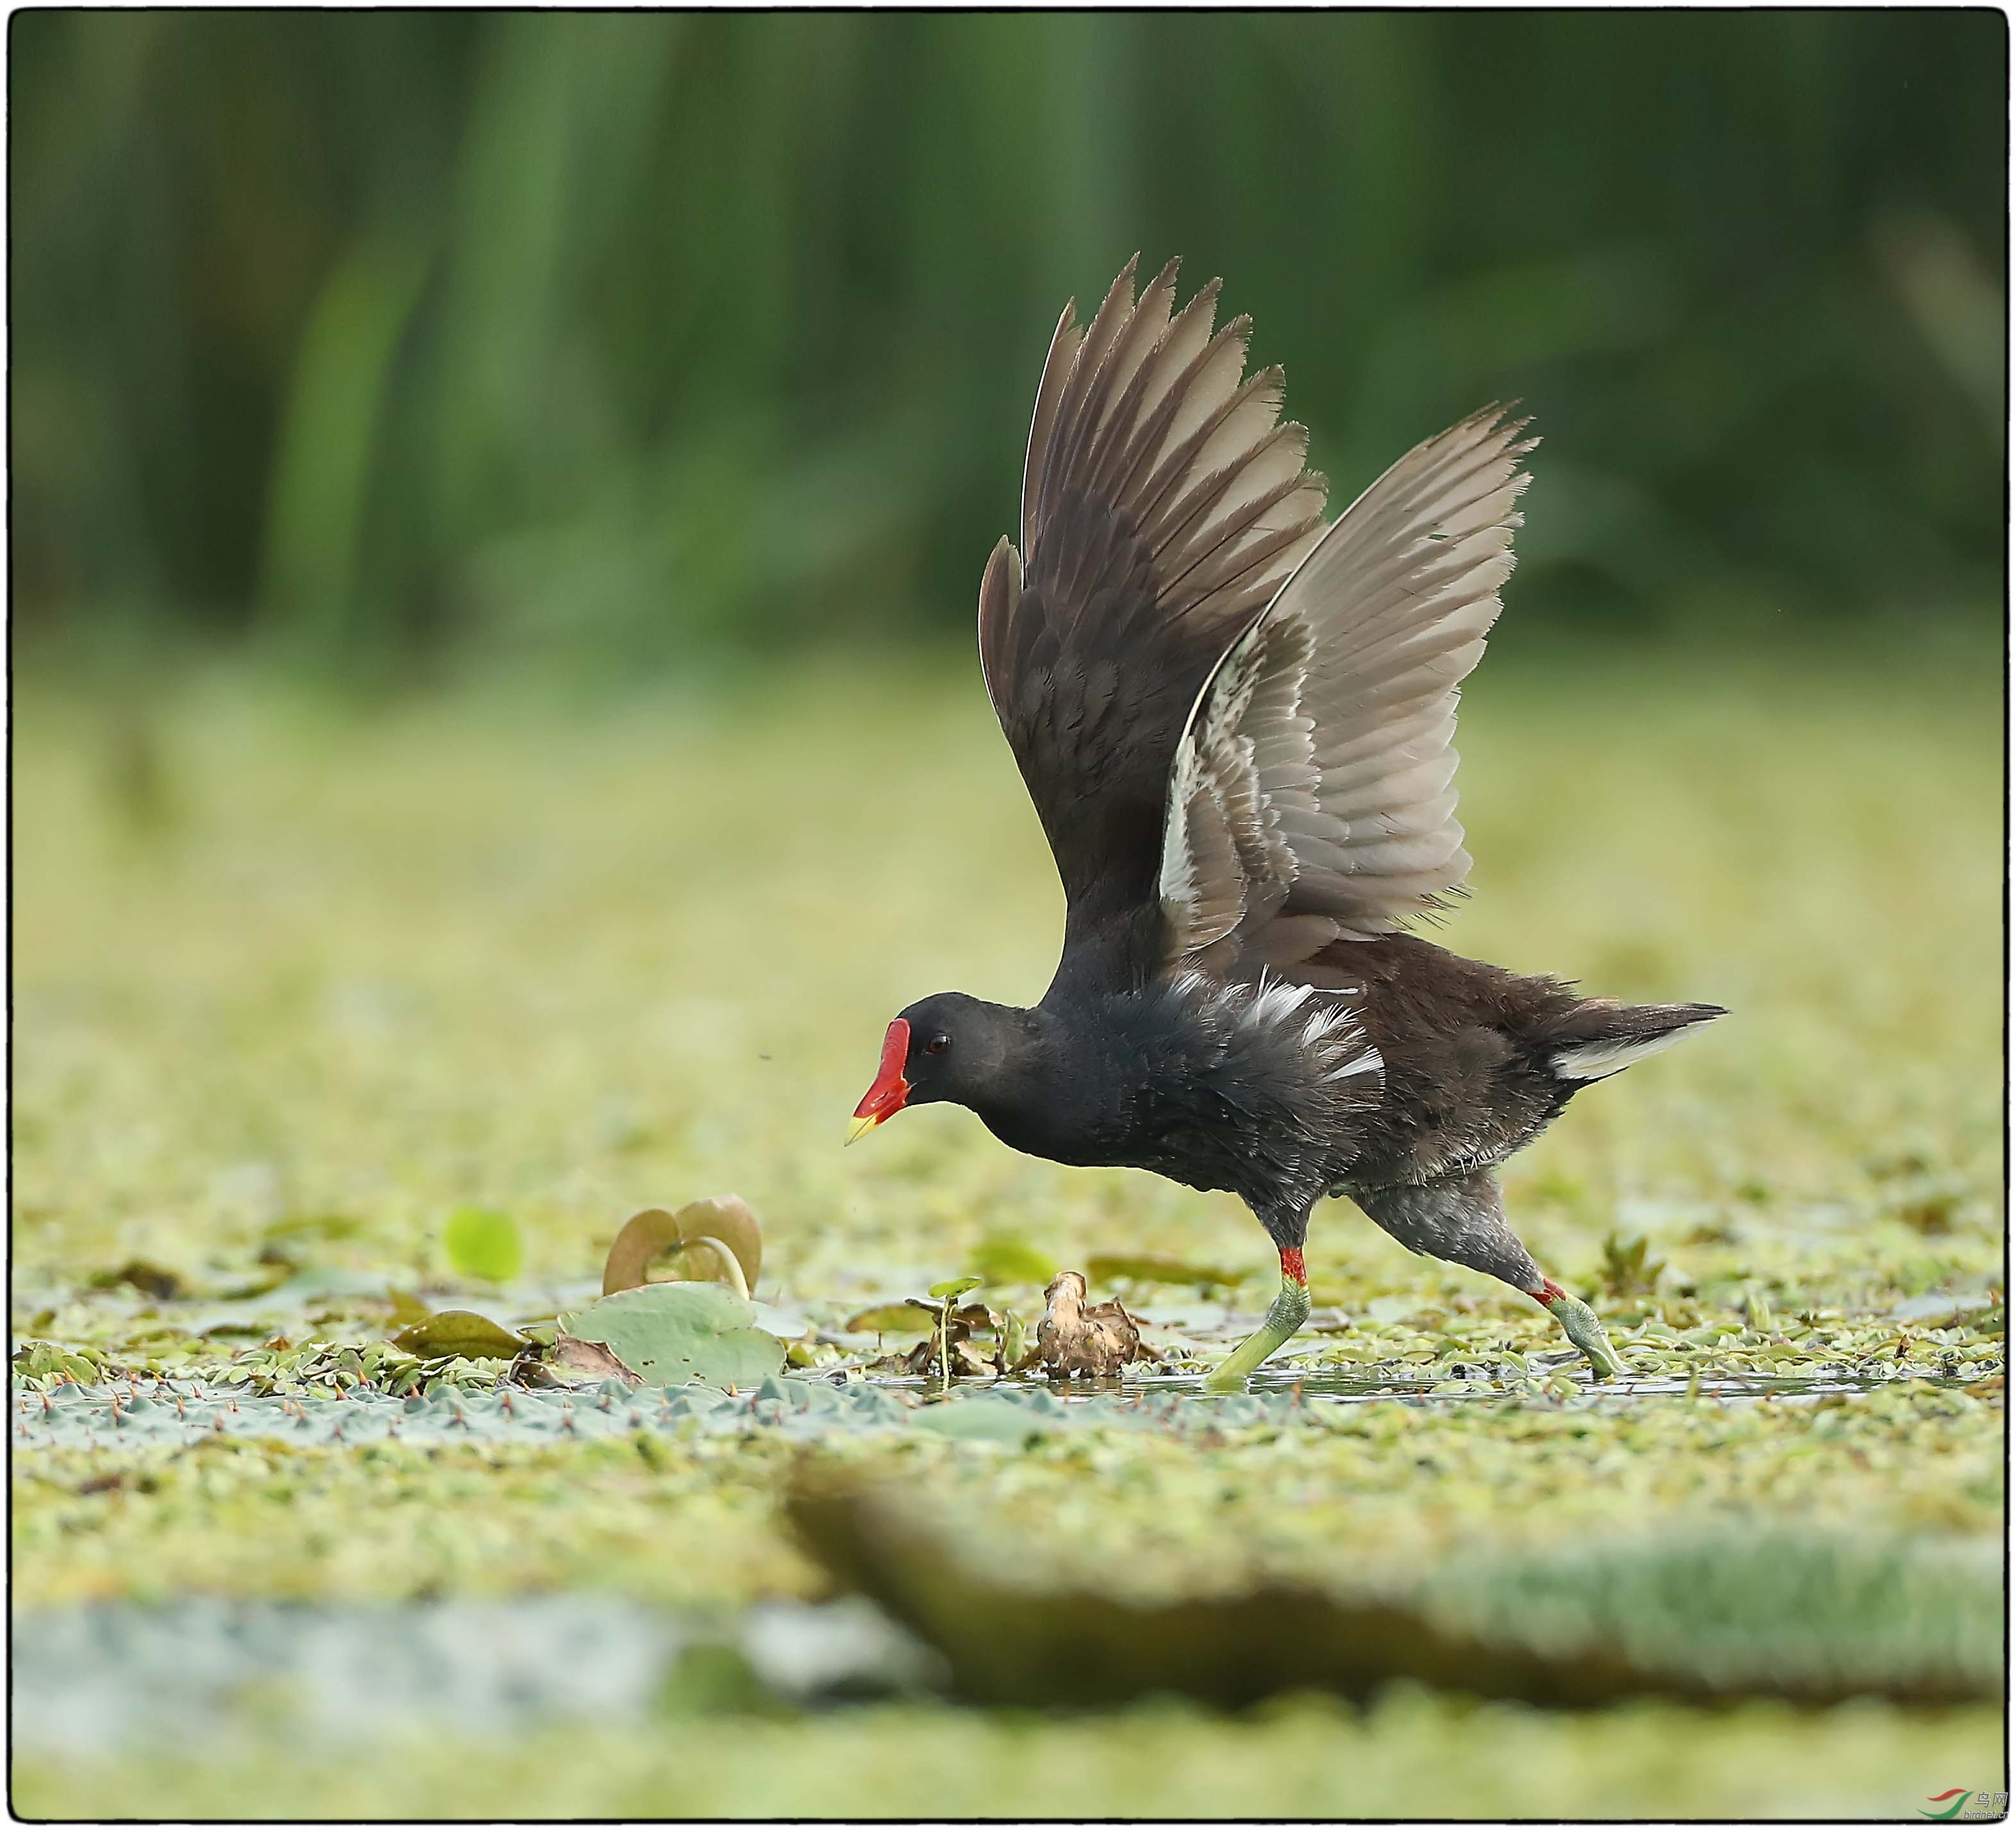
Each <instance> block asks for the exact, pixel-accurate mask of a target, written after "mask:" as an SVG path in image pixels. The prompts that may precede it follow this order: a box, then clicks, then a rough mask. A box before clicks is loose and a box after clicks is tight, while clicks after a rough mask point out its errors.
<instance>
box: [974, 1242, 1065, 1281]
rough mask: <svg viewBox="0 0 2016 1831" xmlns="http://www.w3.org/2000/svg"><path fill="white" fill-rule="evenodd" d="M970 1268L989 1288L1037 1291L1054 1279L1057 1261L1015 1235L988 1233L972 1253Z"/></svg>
mask: <svg viewBox="0 0 2016 1831" xmlns="http://www.w3.org/2000/svg"><path fill="white" fill-rule="evenodd" d="M972 1264H973V1268H974V1271H975V1272H978V1273H979V1274H980V1275H981V1278H982V1279H984V1280H985V1282H988V1283H989V1284H1033V1285H1035V1286H1037V1288H1038V1289H1039V1290H1040V1289H1041V1288H1042V1286H1044V1285H1046V1284H1048V1283H1049V1281H1050V1280H1051V1279H1053V1278H1054V1277H1056V1276H1057V1261H1056V1260H1054V1259H1053V1258H1052V1257H1050V1256H1049V1254H1047V1253H1040V1252H1039V1251H1038V1250H1036V1249H1035V1247H1034V1246H1031V1245H1030V1243H1028V1241H1027V1240H1026V1239H1023V1238H1022V1236H1021V1235H1020V1234H1018V1233H990V1234H989V1235H988V1236H987V1237H986V1238H985V1239H983V1240H982V1241H981V1243H980V1244H979V1246H977V1248H976V1249H975V1250H974V1254H973V1260H972Z"/></svg>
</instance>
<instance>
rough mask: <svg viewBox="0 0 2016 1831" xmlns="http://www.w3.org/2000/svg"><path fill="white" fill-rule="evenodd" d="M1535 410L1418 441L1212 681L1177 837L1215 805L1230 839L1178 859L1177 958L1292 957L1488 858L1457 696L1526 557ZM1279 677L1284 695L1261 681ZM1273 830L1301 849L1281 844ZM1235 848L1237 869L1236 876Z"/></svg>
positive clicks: (1167, 882)
mask: <svg viewBox="0 0 2016 1831" xmlns="http://www.w3.org/2000/svg"><path fill="white" fill-rule="evenodd" d="M1525 424H1526V423H1525V421H1523V420H1519V421H1508V420H1507V419H1506V417H1505V410H1504V409H1503V408H1498V407H1492V408H1486V409H1485V411H1484V412H1481V413H1477V414H1473V415H1471V417H1470V418H1469V419H1465V420H1463V421H1462V422H1460V423H1458V424H1457V425H1456V426H1452V427H1450V428H1449V430H1448V431H1446V432H1445V433H1439V434H1438V435H1437V436H1436V437H1434V438H1431V439H1429V440H1427V441H1425V442H1424V443H1423V444H1420V445H1418V446H1417V447H1416V448H1414V450H1413V451H1410V452H1409V453H1408V454H1407V455H1406V457H1404V458H1402V459H1401V460H1400V461H1399V463H1397V464H1395V466H1393V467H1392V468H1391V469H1390V470H1388V472H1387V473H1385V474H1384V476H1383V477H1381V478H1380V479H1379V480H1378V481H1377V482H1376V483H1375V484H1373V485H1372V487H1370V489H1368V490H1367V491H1366V492H1365V493H1364V495H1362V496H1360V497H1359V498H1358V500H1357V501H1356V502H1354V503H1353V504H1352V505H1351V507H1350V508H1348V509H1346V510H1345V513H1343V514H1342V515H1341V516H1339V517H1338V518H1337V521H1336V522H1335V523H1333V524H1332V526H1331V527H1330V529H1329V531H1327V533H1326V534H1324V535H1323V538H1322V539H1321V540H1320V541H1319V542H1318V543H1317V544H1316V546H1315V547H1314V549H1312V551H1311V552H1310V553H1309V557H1308V558H1307V559H1305V560H1304V561H1303V562H1302V563H1301V565H1300V566H1299V567H1298V568H1297V569H1296V570H1295V571H1294V574H1292V575H1291V577H1290V578H1289V579H1288V580H1287V582H1286V583H1285V584H1284V585H1283V587H1282V588H1281V590H1280V593H1279V594H1278V595H1277V596H1276V597H1275V598H1274V599H1273V600H1272V601H1271V602H1270V603H1269V605H1268V606H1266V608H1265V610H1263V611H1262V613H1259V614H1258V616H1257V617H1255V619H1254V620H1253V621H1252V623H1251V624H1250V626H1249V627H1248V628H1247V629H1246V630H1245V631H1244V633H1243V634H1242V635H1240V637H1239V638H1238V639H1237V641H1236V642H1234V643H1233V646H1232V647H1231V649H1229V652H1228V653H1227V654H1226V656H1225V658H1224V660H1223V661H1222V664H1220V665H1219V668H1218V669H1217V671H1215V674H1213V675H1212V677H1211V678H1210V680H1209V681H1208V682H1207V684H1206V685H1205V687H1204V689H1203V690H1202V691H1201V692H1200V693H1199V695H1198V699H1197V705H1196V707H1195V708H1194V709H1193V714H1192V717H1191V719H1190V723H1189V725H1187V726H1186V734H1185V737H1184V740H1183V748H1182V752H1181V754H1180V756H1179V760H1178V763H1177V765H1176V768H1175V772H1174V773H1173V775H1172V784H1171V792H1170V800H1169V814H1168V829H1167V833H1166V836H1165V844H1166V846H1167V847H1168V850H1169V851H1170V853H1171V854H1175V853H1178V852H1180V851H1182V850H1183V847H1185V846H1186V844H1188V843H1189V840H1190V834H1191V833H1192V832H1193V830H1194V829H1197V827H1198V826H1200V825H1201V824H1202V822H1201V816H1200V815H1197V814H1196V813H1194V812H1193V810H1194V809H1197V808H1201V806H1202V805H1203V804H1204V803H1206V802H1208V803H1209V804H1210V805H1211V807H1212V808H1215V809H1217V810H1219V811H1221V812H1222V817H1223V818H1225V820H1226V823H1227V826H1228V836H1229V845H1227V846H1224V847H1218V848H1216V849H1215V851H1214V852H1213V854H1212V856H1211V861H1210V862H1207V861H1206V859H1205V858H1204V857H1203V856H1202V855H1201V854H1200V855H1197V856H1195V857H1177V856H1173V855H1172V856H1170V857H1168V858H1165V864H1164V868H1163V871H1162V874H1161V890H1162V896H1163V903H1164V910H1165V916H1166V919H1167V922H1168V936H1169V947H1170V955H1169V958H1170V959H1171V960H1172V962H1174V961H1175V960H1178V959H1182V958H1183V957H1184V956H1185V955H1196V954H1197V953H1200V952H1202V951H1205V950H1212V949H1215V950H1216V951H1215V953H1214V954H1213V955H1211V959H1212V961H1213V962H1214V963H1215V965H1217V966H1219V968H1220V969H1223V970H1228V971H1230V970H1245V969H1257V965H1265V966H1273V967H1276V968H1279V967H1283V966H1293V965H1294V964H1296V963H1298V962H1300V961H1301V960H1304V959H1308V958H1309V956H1310V955H1312V954H1314V953H1315V952H1316V951H1318V950H1319V948H1322V947H1323V946H1327V944H1329V943H1330V941H1334V940H1336V939H1338V938H1340V937H1343V938H1358V939H1363V938H1366V937H1370V936H1373V935H1377V934H1383V933H1390V932H1391V931H1392V930H1395V929H1398V928H1399V927H1401V926H1403V925H1405V924H1406V923H1407V922H1409V921H1410V920H1413V919H1417V918H1419V917H1420V916H1424V915H1426V914H1427V913H1429V912H1431V911H1433V910H1435V909H1436V908H1439V907H1442V905H1444V904H1445V902H1446V901H1447V899H1448V898H1449V896H1451V895H1452V894H1455V893H1456V892H1458V891H1459V890H1460V889H1461V887H1462V886H1463V880H1464V879H1465V877H1466V876H1467V874H1468V872H1469V869H1470V863H1471V860H1470V854H1468V852H1467V851H1465V850H1464V849H1463V828H1462V826H1461V825H1460V823H1459V822H1458V821H1457V819H1456V790H1455V788H1454V786H1453V782H1454V777H1455V774H1456V751H1455V749H1454V747H1453V743H1452V740H1453V737H1454V736H1455V732H1456V699H1457V693H1458V689H1459V688H1460V685H1461V683H1462V682H1463V680H1464V678H1466V677H1467V675H1468V674H1470V672H1471V670H1472V669H1473V668H1474V667H1475V666H1476V665H1477V663H1478V660H1479V659H1480V658H1481V656H1482V655H1483V653H1484V646H1485V633H1486V632H1487V631H1489V629H1490V628H1491V626H1492V623H1493V622H1494V621H1496V618H1497V617H1498V614H1499V609H1500V602H1499V591H1500V588H1502V587H1503V585H1504V582H1505V581H1506V579H1507V577H1509V576H1510V573H1511V570H1512V563H1513V561H1512V536H1513V531H1514V529H1515V528H1517V527H1518V526H1519V525H1520V523H1521V516H1520V514H1519V513H1518V509H1517V503H1518V499H1519V496H1520V494H1521V491H1524V489H1525V487H1526V484H1527V483H1528V477H1527V476H1526V474H1525V473H1524V472H1523V471H1522V470H1521V469H1520V466H1519V460H1520V459H1521V458H1522V457H1523V456H1524V455H1525V453H1526V452H1528V451H1531V450H1532V448H1533V446H1534V444H1536V443H1537V442H1538V441H1535V440H1531V439H1526V440H1522V439H1521V437H1520V435H1521V433H1522V432H1523V431H1524V430H1525ZM1288 631H1299V632H1300V636H1299V640H1298V642H1292V643H1291V642H1290V640H1289V639H1288V637H1287V633H1286V632H1288ZM1291 654H1295V655H1299V656H1300V657H1301V660H1300V661H1299V663H1298V664H1297V665H1295V666H1294V667H1290V666H1288V665H1287V659H1286V658H1287V656H1290V655H1291ZM1270 657H1271V660H1270ZM1270 667H1271V668H1272V670H1273V671H1272V672H1271V674H1270V673H1269V669H1270ZM1262 675H1266V676H1267V677H1268V678H1270V679H1272V680H1273V682H1274V683H1275V689H1276V690H1275V691H1273V692H1272V693H1262V692H1258V691H1256V690H1255V688H1254V685H1253V684H1252V683H1253V682H1254V681H1255V680H1256V679H1257V678H1260V677H1261V676H1262ZM1290 683H1291V684H1292V691H1291V692H1287V691H1286V690H1285V689H1286V688H1287V685H1289V684H1290ZM1179 804H1180V809H1181V811H1179ZM1242 823H1243V824H1242ZM1270 835H1271V836H1275V837H1277V838H1278V839H1279V840H1281V841H1283V842H1284V845H1283V847H1282V848H1277V849H1276V850H1272V851H1270V850H1268V849H1267V848H1266V847H1265V845H1264V844H1263V841H1265V840H1266V839H1267V838H1268V837H1269V836H1270ZM1283 849H1284V850H1285V852H1286V854H1287V857H1286V861H1285V863H1284V862H1283V858H1282V855H1281V853H1282V850H1283ZM1227 860H1229V861H1231V862H1232V869H1234V871H1235V872H1236V881H1232V882H1229V883H1228V882H1221V881H1218V880H1215V879H1214V877H1213V876H1212V875H1211V872H1212V869H1214V868H1215V869H1217V870H1219V871H1220V872H1222V871H1224V870H1225V869H1227V865H1226V861H1227ZM1229 910H1236V911H1237V914H1236V915H1233V916H1231V918H1230V919H1227V912H1228V911H1229ZM1206 912H1208V919H1206ZM1228 942H1229V943H1230V948H1229V951H1227V948H1226V943H1228Z"/></svg>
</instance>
